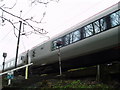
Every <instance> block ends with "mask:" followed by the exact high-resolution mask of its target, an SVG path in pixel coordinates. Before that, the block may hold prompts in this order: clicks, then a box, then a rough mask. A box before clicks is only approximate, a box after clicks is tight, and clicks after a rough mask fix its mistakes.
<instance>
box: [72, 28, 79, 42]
mask: <svg viewBox="0 0 120 90" xmlns="http://www.w3.org/2000/svg"><path fill="white" fill-rule="evenodd" d="M79 40H80V31H79V30H76V31H74V32H73V42H76V41H79Z"/></svg>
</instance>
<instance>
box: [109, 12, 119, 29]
mask: <svg viewBox="0 0 120 90" xmlns="http://www.w3.org/2000/svg"><path fill="white" fill-rule="evenodd" d="M110 20H111V27H115V26H117V25H119V24H120V10H119V11H117V12H115V13H112V14H111V15H110Z"/></svg>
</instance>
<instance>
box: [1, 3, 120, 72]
mask: <svg viewBox="0 0 120 90" xmlns="http://www.w3.org/2000/svg"><path fill="white" fill-rule="evenodd" d="M58 51H60V58H61V61H62V69H68V68H74V67H84V66H91V65H97V64H102V63H109V62H112V61H116V60H117V61H120V55H119V53H120V2H119V3H117V4H115V5H113V6H111V7H109V8H107V9H105V10H104V11H102V12H100V13H98V14H96V15H94V16H92V17H90V18H88V19H87V20H84V21H82V22H81V23H78V24H77V25H74V26H73V27H70V28H69V29H68V30H66V32H64V33H62V34H60V35H58V36H56V37H54V38H52V39H50V40H49V41H46V42H44V43H43V44H41V45H37V46H35V47H33V48H31V49H30V50H28V51H26V52H23V53H21V54H20V55H19V57H18V60H17V61H18V62H17V66H22V65H25V64H27V63H33V65H32V67H44V66H52V68H53V69H57V67H58V58H59V57H58ZM14 66H15V58H12V59H11V60H9V61H7V62H6V63H5V70H9V69H12V68H14ZM1 70H2V66H1Z"/></svg>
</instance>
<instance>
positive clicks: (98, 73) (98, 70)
mask: <svg viewBox="0 0 120 90" xmlns="http://www.w3.org/2000/svg"><path fill="white" fill-rule="evenodd" d="M96 79H97V81H98V82H99V81H100V65H97V77H96Z"/></svg>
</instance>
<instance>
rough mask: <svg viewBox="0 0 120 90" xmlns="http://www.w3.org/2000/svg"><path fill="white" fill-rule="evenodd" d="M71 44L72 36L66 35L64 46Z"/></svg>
mask: <svg viewBox="0 0 120 90" xmlns="http://www.w3.org/2000/svg"><path fill="white" fill-rule="evenodd" d="M69 43H70V35H69V34H68V35H65V36H64V45H68V44H69Z"/></svg>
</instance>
